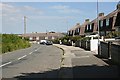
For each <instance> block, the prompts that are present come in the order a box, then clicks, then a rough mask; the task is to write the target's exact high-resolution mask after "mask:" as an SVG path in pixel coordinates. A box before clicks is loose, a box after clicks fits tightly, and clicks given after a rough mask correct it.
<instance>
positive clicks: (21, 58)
mask: <svg viewBox="0 0 120 80" xmlns="http://www.w3.org/2000/svg"><path fill="white" fill-rule="evenodd" d="M26 56H27V55H24V56H22V57H19V58H18V60H20V59H22V58H24V57H26Z"/></svg>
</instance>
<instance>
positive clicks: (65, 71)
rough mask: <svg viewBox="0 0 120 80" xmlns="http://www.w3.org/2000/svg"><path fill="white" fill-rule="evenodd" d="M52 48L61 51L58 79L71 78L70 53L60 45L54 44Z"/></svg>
mask: <svg viewBox="0 0 120 80" xmlns="http://www.w3.org/2000/svg"><path fill="white" fill-rule="evenodd" d="M54 46H56V47H58V48H59V49H61V50H63V54H62V58H61V65H60V71H59V78H73V70H72V61H71V59H72V57H73V55H72V54H71V51H70V50H69V49H67V48H64V47H62V45H59V44H54Z"/></svg>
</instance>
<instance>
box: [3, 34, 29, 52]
mask: <svg viewBox="0 0 120 80" xmlns="http://www.w3.org/2000/svg"><path fill="white" fill-rule="evenodd" d="M27 47H30V43H29V42H28V41H27V39H22V38H21V37H19V36H17V35H15V34H3V35H2V53H5V52H10V51H14V50H17V49H22V48H27Z"/></svg>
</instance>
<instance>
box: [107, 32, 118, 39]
mask: <svg viewBox="0 0 120 80" xmlns="http://www.w3.org/2000/svg"><path fill="white" fill-rule="evenodd" d="M114 37H120V32H119V31H115V32H110V33H108V34H107V35H106V36H105V38H114Z"/></svg>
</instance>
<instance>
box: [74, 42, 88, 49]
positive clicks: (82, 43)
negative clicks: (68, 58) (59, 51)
mask: <svg viewBox="0 0 120 80" xmlns="http://www.w3.org/2000/svg"><path fill="white" fill-rule="evenodd" d="M75 46H76V47H80V48H83V49H85V50H90V41H76V42H75Z"/></svg>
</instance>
